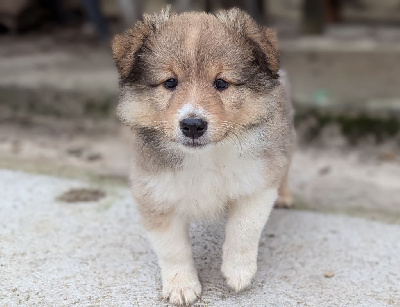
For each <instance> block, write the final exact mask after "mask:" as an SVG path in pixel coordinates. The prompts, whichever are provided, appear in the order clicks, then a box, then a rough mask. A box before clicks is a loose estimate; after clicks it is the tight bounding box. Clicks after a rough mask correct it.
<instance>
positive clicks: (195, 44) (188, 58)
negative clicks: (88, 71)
mask: <svg viewBox="0 0 400 307" xmlns="http://www.w3.org/2000/svg"><path fill="white" fill-rule="evenodd" d="M113 55H114V59H115V61H116V65H117V67H118V69H119V72H120V76H121V78H120V84H121V95H120V105H119V109H118V113H119V116H120V118H121V120H122V121H123V122H125V123H126V124H128V125H130V126H132V127H133V128H135V129H138V130H139V131H141V132H142V133H145V134H149V133H150V134H151V138H152V139H157V142H161V143H165V142H169V143H174V144H178V146H179V147H181V148H186V149H191V148H202V147H205V146H206V145H208V144H210V143H217V142H221V141H223V140H225V139H227V138H229V137H233V136H237V134H239V133H241V132H242V131H243V130H245V129H247V128H249V127H250V126H252V125H255V124H257V122H259V121H261V120H263V118H265V115H266V113H268V103H266V102H267V100H268V95H270V93H271V91H272V89H273V88H274V87H275V86H276V85H277V83H278V81H277V78H278V51H277V45H276V39H275V35H274V33H273V32H272V31H271V30H269V29H265V28H262V27H259V26H258V25H256V24H255V22H254V21H253V20H252V19H251V18H250V17H249V16H248V15H247V14H245V13H244V12H242V11H239V10H237V9H234V10H231V11H226V12H222V13H220V14H219V15H217V16H214V15H211V14H205V13H188V14H182V15H172V16H169V14H168V13H166V12H163V13H161V14H160V15H152V16H145V17H144V20H143V21H142V22H138V23H137V24H136V26H135V28H134V29H132V30H128V31H127V32H125V33H124V34H123V35H119V36H116V38H115V39H114V43H113ZM271 111H272V110H271Z"/></svg>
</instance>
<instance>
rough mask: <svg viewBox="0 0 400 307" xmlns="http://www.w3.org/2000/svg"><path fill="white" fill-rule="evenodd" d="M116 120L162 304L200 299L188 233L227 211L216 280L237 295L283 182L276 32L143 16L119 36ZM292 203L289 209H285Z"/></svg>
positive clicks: (285, 139) (228, 14)
mask: <svg viewBox="0 0 400 307" xmlns="http://www.w3.org/2000/svg"><path fill="white" fill-rule="evenodd" d="M113 57H114V59H115V63H116V66H117V68H118V71H119V74H120V100H119V106H118V116H119V118H120V119H121V120H122V122H124V123H125V124H126V125H128V126H130V127H131V131H132V134H133V140H134V158H133V165H132V176H131V181H132V191H133V196H134V198H135V200H136V203H137V205H138V208H139V211H140V213H141V217H142V220H143V224H144V227H145V228H146V230H147V232H148V235H149V238H150V241H151V243H152V246H153V248H154V251H155V252H156V254H157V256H158V261H159V265H160V267H161V273H162V283H163V295H164V297H165V298H167V299H169V301H170V302H172V303H177V304H190V303H192V302H194V301H195V300H196V299H197V298H198V297H199V296H200V294H201V285H200V282H199V279H198V277H197V272H196V269H195V267H194V264H193V257H192V250H191V244H190V242H189V238H188V225H189V223H190V221H191V220H194V219H195V220H201V219H213V218H215V217H217V216H219V215H220V214H221V213H222V212H224V211H225V210H227V211H228V219H227V223H226V239H225V243H224V245H223V263H222V269H221V270H222V273H223V275H224V277H225V278H226V281H227V283H228V285H229V286H230V287H231V288H233V289H234V290H236V291H240V290H242V289H244V288H245V287H247V286H248V285H249V284H250V282H251V280H252V277H253V276H254V274H255V273H256V270H257V250H258V241H259V238H260V234H261V231H262V229H263V227H264V225H265V223H266V221H267V219H268V216H269V214H270V211H271V208H272V207H273V205H274V202H275V201H276V199H277V197H278V190H279V188H280V187H281V189H280V190H281V191H283V193H282V194H283V196H284V197H286V199H282V201H281V202H283V204H285V203H286V204H287V203H288V199H287V196H288V195H289V196H290V194H288V193H289V192H288V190H287V188H286V186H285V183H284V182H285V178H286V174H287V171H288V167H289V164H290V158H291V154H292V147H293V142H294V129H293V112H292V106H291V103H290V102H289V101H288V97H287V95H286V93H285V90H284V86H283V84H282V82H281V80H280V77H279V73H278V70H279V53H278V47H277V40H276V36H275V33H274V32H273V31H272V30H271V29H268V28H264V27H261V26H258V25H257V24H256V23H255V22H254V21H253V20H252V19H251V18H250V17H249V16H248V15H247V14H246V13H245V12H243V11H240V10H238V9H232V10H229V11H222V12H220V13H218V14H216V15H213V14H206V13H184V14H180V15H176V14H170V13H169V12H168V10H166V11H163V12H161V14H155V15H144V17H143V20H142V21H139V22H137V23H136V25H135V26H134V28H133V29H131V30H128V31H126V32H125V33H124V34H122V35H117V36H116V37H115V38H114V41H113ZM289 201H290V200H289Z"/></svg>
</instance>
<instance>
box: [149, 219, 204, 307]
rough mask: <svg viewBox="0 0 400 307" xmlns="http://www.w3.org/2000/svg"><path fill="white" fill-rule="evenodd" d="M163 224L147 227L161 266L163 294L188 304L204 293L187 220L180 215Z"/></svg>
mask: <svg viewBox="0 0 400 307" xmlns="http://www.w3.org/2000/svg"><path fill="white" fill-rule="evenodd" d="M165 218H166V219H169V220H168V221H167V222H166V223H164V222H163V225H162V227H158V228H157V227H156V228H153V229H149V230H148V235H149V238H150V241H151V243H152V246H153V248H154V251H155V252H156V254H157V257H158V263H159V265H160V268H161V274H162V283H163V290H162V292H163V296H164V298H166V299H168V300H169V301H170V302H171V303H173V304H178V305H188V304H191V303H193V302H194V301H195V300H196V299H197V298H199V297H200V294H201V285H200V282H199V279H198V277H197V272H196V269H195V267H194V264H193V256H192V246H191V244H190V242H189V233H188V223H187V222H186V221H185V220H182V219H180V218H179V217H177V216H174V215H169V216H165Z"/></svg>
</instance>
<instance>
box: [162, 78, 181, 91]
mask: <svg viewBox="0 0 400 307" xmlns="http://www.w3.org/2000/svg"><path fill="white" fill-rule="evenodd" d="M164 86H165V88H167V89H169V90H173V89H175V88H176V87H177V86H178V80H177V79H174V78H171V79H168V80H167V81H165V82H164Z"/></svg>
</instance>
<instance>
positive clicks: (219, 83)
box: [214, 79, 229, 91]
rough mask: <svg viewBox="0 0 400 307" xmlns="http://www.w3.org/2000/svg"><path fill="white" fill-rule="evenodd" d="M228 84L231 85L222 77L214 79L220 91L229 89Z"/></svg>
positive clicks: (215, 85)
mask: <svg viewBox="0 0 400 307" xmlns="http://www.w3.org/2000/svg"><path fill="white" fill-rule="evenodd" d="M228 85H229V84H228V82H226V81H225V80H222V79H217V80H215V81H214V87H215V88H216V89H217V90H219V91H222V90H224V89H227V88H228Z"/></svg>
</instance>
